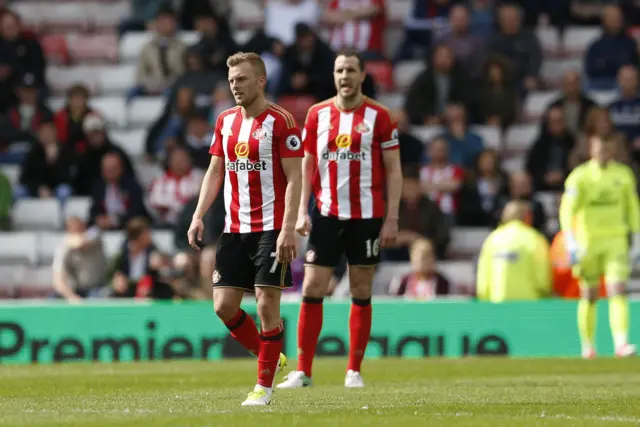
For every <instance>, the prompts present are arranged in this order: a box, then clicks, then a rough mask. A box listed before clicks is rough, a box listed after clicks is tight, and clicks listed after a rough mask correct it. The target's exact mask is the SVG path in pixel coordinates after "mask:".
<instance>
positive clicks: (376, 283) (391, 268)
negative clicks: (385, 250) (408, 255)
mask: <svg viewBox="0 0 640 427" xmlns="http://www.w3.org/2000/svg"><path fill="white" fill-rule="evenodd" d="M410 271H411V264H410V263H408V262H383V263H381V264H379V266H378V269H377V270H376V274H375V275H374V276H373V294H374V295H388V294H389V285H390V284H391V281H392V280H393V278H394V277H396V276H400V275H402V274H406V273H408V272H410Z"/></svg>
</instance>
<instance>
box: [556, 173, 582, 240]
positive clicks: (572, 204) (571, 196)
mask: <svg viewBox="0 0 640 427" xmlns="http://www.w3.org/2000/svg"><path fill="white" fill-rule="evenodd" d="M583 198H584V195H583V192H582V189H581V185H580V175H579V174H578V173H577V171H573V172H572V173H571V174H569V176H568V177H567V179H566V180H565V183H564V193H563V194H562V200H561V201H560V212H559V217H560V218H559V219H560V229H561V230H562V233H563V234H564V236H565V242H567V243H570V242H572V241H574V242H575V236H574V230H573V220H574V218H575V215H576V213H578V211H579V210H580V209H581V208H582V204H583Z"/></svg>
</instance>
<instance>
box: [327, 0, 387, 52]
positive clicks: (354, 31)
mask: <svg viewBox="0 0 640 427" xmlns="http://www.w3.org/2000/svg"><path fill="white" fill-rule="evenodd" d="M371 6H378V7H380V9H381V12H380V13H379V14H378V15H376V16H374V17H372V18H370V19H363V20H360V21H347V22H345V23H344V25H342V26H341V27H335V28H333V29H332V30H331V35H330V44H331V47H332V48H333V50H335V51H339V50H340V49H342V48H349V47H350V48H354V49H357V50H359V51H361V52H364V51H371V52H380V53H382V51H383V43H384V41H383V37H384V32H385V24H386V13H385V2H384V0H332V1H331V3H330V4H329V10H333V11H337V12H340V11H344V10H357V9H362V8H363V7H371Z"/></svg>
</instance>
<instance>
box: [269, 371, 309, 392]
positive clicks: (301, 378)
mask: <svg viewBox="0 0 640 427" xmlns="http://www.w3.org/2000/svg"><path fill="white" fill-rule="evenodd" d="M312 383H313V381H311V378H310V377H308V376H306V375H305V374H304V372H302V371H293V372H289V374H288V375H287V376H286V377H285V379H284V381H283V382H281V383H280V384H278V385H277V386H276V388H302V387H309V386H310V385H311V384H312Z"/></svg>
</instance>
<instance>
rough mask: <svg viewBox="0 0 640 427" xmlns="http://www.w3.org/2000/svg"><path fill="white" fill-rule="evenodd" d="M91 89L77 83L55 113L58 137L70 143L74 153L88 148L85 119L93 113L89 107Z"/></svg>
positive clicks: (66, 143) (67, 143) (61, 140)
mask: <svg viewBox="0 0 640 427" xmlns="http://www.w3.org/2000/svg"><path fill="white" fill-rule="evenodd" d="M89 95H90V93H89V89H88V88H87V87H86V86H85V85H83V84H75V85H73V86H71V87H70V88H69V90H68V91H67V103H66V105H65V106H64V107H62V108H61V109H60V110H58V112H56V113H55V115H54V120H55V123H56V130H57V132H58V139H59V140H60V142H62V143H63V144H65V145H68V146H69V147H70V148H71V150H73V152H74V153H77V154H80V153H83V152H84V151H85V150H86V149H87V136H86V135H85V132H84V126H83V125H84V121H85V118H86V117H87V115H89V114H91V113H93V110H92V109H91V107H89Z"/></svg>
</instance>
